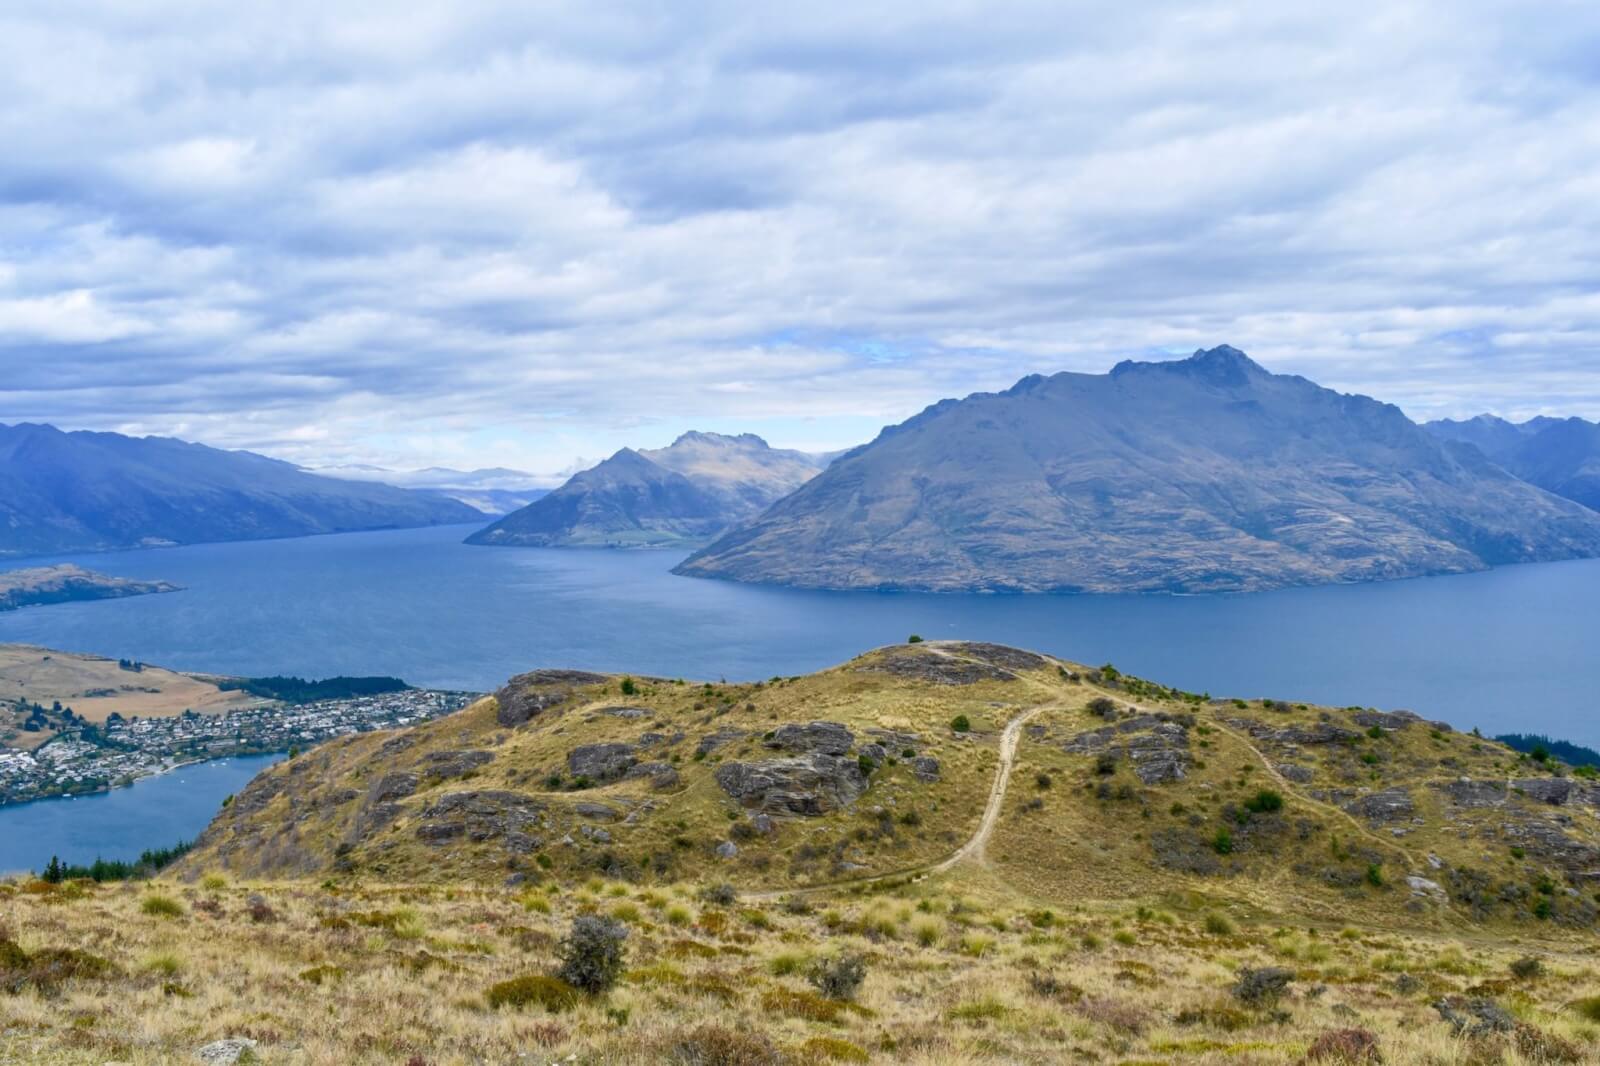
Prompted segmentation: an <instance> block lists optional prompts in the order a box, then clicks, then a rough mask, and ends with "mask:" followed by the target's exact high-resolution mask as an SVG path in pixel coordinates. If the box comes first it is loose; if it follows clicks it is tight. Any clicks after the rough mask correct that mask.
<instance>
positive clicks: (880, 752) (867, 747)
mask: <svg viewBox="0 0 1600 1066" xmlns="http://www.w3.org/2000/svg"><path fill="white" fill-rule="evenodd" d="M861 754H862V755H865V756H866V757H867V758H869V759H871V760H872V761H873V762H875V763H881V762H883V760H884V759H887V758H888V757H889V751H888V749H887V748H885V747H884V746H883V745H882V744H863V745H861Z"/></svg>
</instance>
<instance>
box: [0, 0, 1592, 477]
mask: <svg viewBox="0 0 1600 1066" xmlns="http://www.w3.org/2000/svg"><path fill="white" fill-rule="evenodd" d="M0 146H3V148H0V422H18V421H47V422H52V423H54V424H57V425H60V426H62V427H63V428H92V429H112V430H118V431H121V432H127V433H134V434H146V433H158V434H168V435H175V436H181V437H185V438H187V439H192V440H200V441H204V442H206V443H209V444H214V445H217V446H221V447H238V448H250V449H253V450H257V451H263V452H266V453H268V454H272V455H276V456H280V457H283V458H287V459H290V460H293V461H296V462H300V463H303V464H306V465H310V466H336V465H350V464H375V465H380V466H388V467H396V468H412V467H425V466H433V465H442V466H456V467H474V466H508V467H514V468H519V469H524V470H529V471H533V472H535V473H538V474H540V475H544V476H551V477H554V476H558V475H559V474H561V473H563V472H569V471H570V470H572V469H574V468H576V467H578V466H580V465H583V464H585V463H588V462H592V461H594V460H596V459H598V458H601V457H603V456H604V455H606V454H609V453H610V452H611V451H613V450H615V449H616V448H617V447H621V446H623V445H635V446H645V447H650V446H659V445H661V444H665V443H667V442H669V441H670V440H671V439H673V438H674V437H675V436H677V434H678V433H680V432H682V431H684V430H686V429H690V428H698V429H706V430H720V431H732V432H737V431H744V430H749V431H753V432H757V433H760V434H762V435H763V436H765V437H767V438H768V439H769V440H770V441H771V442H772V443H774V444H777V445H782V446H788V447H802V448H811V449H831V448H837V447H843V446H847V445H851V444H855V443H859V442H861V441H863V440H866V439H869V438H870V437H872V436H873V435H874V434H875V433H876V432H877V430H878V428H879V427H881V426H882V425H884V424H886V423H892V422H897V421H900V420H902V419H904V418H906V417H908V416H909V415H911V414H914V413H915V412H916V411H918V410H920V409H921V408H922V407H924V406H926V405H927V404H929V403H932V402H934V401H936V400H938V399H940V398H942V397H946V396H959V395H964V394H966V393H969V392H973V391H980V390H992V389H998V388H1004V387H1006V386H1007V385H1009V384H1011V383H1012V382H1013V381H1015V380H1016V379H1017V378H1019V377H1021V376H1023V375H1024V374H1027V373H1030V372H1046V373H1048V372H1052V371H1056V370H1084V371H1102V370H1105V369H1107V368H1109V367H1110V366H1111V365H1112V364H1113V363H1115V362H1117V361H1118V360H1120V359H1123V358H1129V357H1134V358H1151V357H1160V356H1161V354H1162V353H1174V354H1187V353H1188V352H1191V351H1193V350H1194V349H1196V348H1199V347H1210V346H1212V345H1215V344H1221V343H1229V344H1233V345H1235V346H1237V347H1239V348H1242V349H1244V350H1245V351H1247V352H1248V353H1249V354H1250V355H1251V356H1252V357H1253V358H1255V359H1256V360H1257V361H1258V362H1260V363H1262V364H1263V365H1265V366H1267V367H1268V368H1269V369H1272V370H1277V371H1285V372H1293V373H1299V374H1304V375H1306V376H1308V377H1310V378H1312V379H1314V380H1316V381H1318V382H1320V383H1322V384H1324V385H1328V386H1330V387H1334V388H1338V389H1341V390H1344V391H1355V392H1363V393H1367V394H1369V395H1374V396H1377V397H1379V398H1381V399H1385V400H1389V401H1392V402H1395V403H1398V404H1400V405H1401V406H1402V407H1403V408H1404V409H1405V410H1406V411H1407V413H1408V414H1410V415H1411V416H1412V417H1414V418H1417V419H1419V420H1420V419H1426V418H1432V417H1440V416H1466V415H1471V414H1474V413H1477V412H1479V411H1484V410H1490V411H1495V412H1498V413H1501V414H1505V415H1509V416H1513V417H1527V416H1531V415H1535V414H1579V415H1584V416H1586V417H1591V418H1593V417H1597V416H1600V5H1595V4H1593V3H1563V2H1559V0H1557V2H1545V3H1541V4H1539V5H1537V7H1536V8H1534V9H1530V8H1529V7H1528V6H1527V5H1524V4H1512V3H1483V2H1477V0H1451V2H1448V3H1409V2H1404V0H1398V2H1390V3H1385V4H1380V5H1349V4H1337V5H1336V4H1331V3H1307V4H1283V3H1278V2H1270V3H1268V2H1260V3H1255V2H1250V3H1224V4H1205V3H1174V4H1165V3H1160V2H1142V3H1138V4H1128V3H1106V4H1100V3H1093V4H1089V3H1072V2H1063V0H1053V2H1046V3H1037V4H1033V3H1006V2H986V3H943V2H939V0H916V2H914V3H912V2H903V3H851V4H834V3H827V2H823V3H812V4H803V5H800V4H794V5H776V4H771V5H768V4H750V3H747V2H746V3H696V2H666V3H652V2H647V0H635V2H631V3H625V4H611V3H605V2H595V0H591V2H585V3H577V4H570V5H568V4H541V3H516V4H510V3H505V4H499V3H477V2H472V0H452V2H450V3H443V4H430V3H425V2H414V3H407V4H404V5H395V4H392V3H387V2H386V3H371V4H365V3H332V4H330V3H327V2H325V0H323V2H318V3H304V2H300V0H286V2H281V3H274V4H262V5H251V4H222V3H198V2H186V3H181V4H176V3H166V2H163V0H143V2H141V3H139V4H132V5H130V4H123V3H103V4H101V3H87V2H78V0H51V2H49V3H48V4H46V3H34V2H31V0H23V2H21V3H9V4H7V5H5V8H4V10H3V12H0Z"/></svg>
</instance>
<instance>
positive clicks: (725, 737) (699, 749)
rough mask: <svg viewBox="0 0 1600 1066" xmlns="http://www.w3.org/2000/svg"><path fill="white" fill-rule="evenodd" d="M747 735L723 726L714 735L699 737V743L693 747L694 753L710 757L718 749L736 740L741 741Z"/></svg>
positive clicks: (740, 730)
mask: <svg viewBox="0 0 1600 1066" xmlns="http://www.w3.org/2000/svg"><path fill="white" fill-rule="evenodd" d="M749 735H750V734H749V733H748V732H747V731H745V730H743V729H734V728H733V727H732V726H724V727H723V728H721V729H719V730H717V731H716V732H715V733H707V734H706V735H705V736H703V737H701V738H700V743H699V744H697V745H695V749H694V751H695V754H696V755H710V754H711V753H712V752H714V751H716V750H717V749H718V748H722V747H726V746H728V745H729V744H732V743H734V742H735V741H738V740H743V739H744V738H745V737H747V736H749Z"/></svg>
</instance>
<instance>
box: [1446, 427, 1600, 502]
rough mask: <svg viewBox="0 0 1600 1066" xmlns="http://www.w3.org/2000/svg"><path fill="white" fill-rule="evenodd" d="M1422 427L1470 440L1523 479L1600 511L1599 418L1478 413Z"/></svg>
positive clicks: (1469, 441) (1462, 439) (1466, 441)
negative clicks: (1507, 417)
mask: <svg viewBox="0 0 1600 1066" xmlns="http://www.w3.org/2000/svg"><path fill="white" fill-rule="evenodd" d="M1424 428H1425V429H1427V430H1428V431H1429V432H1431V433H1433V434H1434V435H1435V436H1437V437H1440V438H1441V439H1445V440H1455V441H1461V442H1463V443H1467V444H1471V445H1473V446H1474V447H1476V448H1477V449H1478V450H1479V451H1481V452H1483V454H1484V455H1486V456H1488V457H1489V458H1490V459H1491V460H1493V461H1494V462H1496V463H1498V464H1500V465H1501V466H1503V467H1505V468H1506V469H1507V470H1509V471H1511V472H1512V473H1513V474H1515V475H1517V476H1518V477H1520V478H1522V479H1523V480H1524V481H1527V482H1529V483H1530V484H1534V485H1537V486H1539V487H1540V488H1542V489H1545V490H1547V491H1549V492H1553V493H1555V494H1556V495H1557V496H1563V497H1565V498H1567V499H1569V500H1575V501H1577V502H1578V503H1581V504H1583V505H1584V506H1585V507H1588V508H1591V509H1593V510H1597V511H1600V423H1595V422H1587V421H1585V420H1583V419H1581V418H1533V419H1529V420H1528V421H1526V422H1521V423H1517V422H1508V421H1506V420H1505V419H1503V418H1496V417H1495V416H1494V415H1479V416H1478V417H1476V418H1472V419H1468V420H1467V421H1464V422H1455V421H1451V420H1450V419H1444V420H1442V421H1438V422H1429V423H1428V424H1427V425H1426V426H1425V427H1424Z"/></svg>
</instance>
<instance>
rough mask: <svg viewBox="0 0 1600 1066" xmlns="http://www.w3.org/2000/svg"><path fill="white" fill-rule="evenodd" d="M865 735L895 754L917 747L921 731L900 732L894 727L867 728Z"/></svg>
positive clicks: (920, 743) (919, 742)
mask: <svg viewBox="0 0 1600 1066" xmlns="http://www.w3.org/2000/svg"><path fill="white" fill-rule="evenodd" d="M867 736H869V737H871V738H872V739H874V740H876V741H877V742H878V743H879V744H882V745H883V746H884V747H886V748H888V749H889V750H890V751H892V752H894V753H895V754H896V755H898V754H900V753H901V752H903V751H905V750H906V749H907V748H919V747H921V746H922V734H921V733H902V732H900V731H899V730H895V729H869V730H867Z"/></svg>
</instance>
